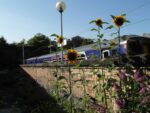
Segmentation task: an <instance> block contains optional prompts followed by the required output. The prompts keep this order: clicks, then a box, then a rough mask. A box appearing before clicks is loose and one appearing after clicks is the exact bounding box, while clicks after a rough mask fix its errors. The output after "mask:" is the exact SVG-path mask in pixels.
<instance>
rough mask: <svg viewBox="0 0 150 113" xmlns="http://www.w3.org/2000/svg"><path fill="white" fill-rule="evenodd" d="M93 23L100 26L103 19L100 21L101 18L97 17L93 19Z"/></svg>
mask: <svg viewBox="0 0 150 113" xmlns="http://www.w3.org/2000/svg"><path fill="white" fill-rule="evenodd" d="M95 24H96V25H97V26H99V27H101V26H102V24H103V21H102V20H101V19H99V18H97V19H96V20H95Z"/></svg>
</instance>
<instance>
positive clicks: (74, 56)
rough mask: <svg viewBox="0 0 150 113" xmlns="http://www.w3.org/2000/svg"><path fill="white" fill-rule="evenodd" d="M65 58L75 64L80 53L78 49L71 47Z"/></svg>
mask: <svg viewBox="0 0 150 113" xmlns="http://www.w3.org/2000/svg"><path fill="white" fill-rule="evenodd" d="M65 58H66V60H68V62H69V63H73V64H75V63H76V62H77V58H78V53H77V51H76V50H73V49H69V50H68V52H67V54H66V55H65Z"/></svg>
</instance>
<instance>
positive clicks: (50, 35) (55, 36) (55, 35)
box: [50, 34, 58, 37]
mask: <svg viewBox="0 0 150 113" xmlns="http://www.w3.org/2000/svg"><path fill="white" fill-rule="evenodd" d="M50 36H55V37H58V35H57V34H51V35H50Z"/></svg>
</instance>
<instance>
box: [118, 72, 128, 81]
mask: <svg viewBox="0 0 150 113" xmlns="http://www.w3.org/2000/svg"><path fill="white" fill-rule="evenodd" d="M119 77H120V79H121V80H124V79H125V78H126V73H125V71H122V70H119Z"/></svg>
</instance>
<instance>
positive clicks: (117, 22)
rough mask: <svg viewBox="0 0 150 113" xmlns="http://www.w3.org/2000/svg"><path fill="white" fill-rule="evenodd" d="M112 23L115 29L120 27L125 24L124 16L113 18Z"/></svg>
mask: <svg viewBox="0 0 150 113" xmlns="http://www.w3.org/2000/svg"><path fill="white" fill-rule="evenodd" d="M113 22H114V24H115V25H116V26H117V27H121V26H122V25H123V24H124V23H125V22H126V19H125V17H124V16H115V17H114V18H113Z"/></svg>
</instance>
